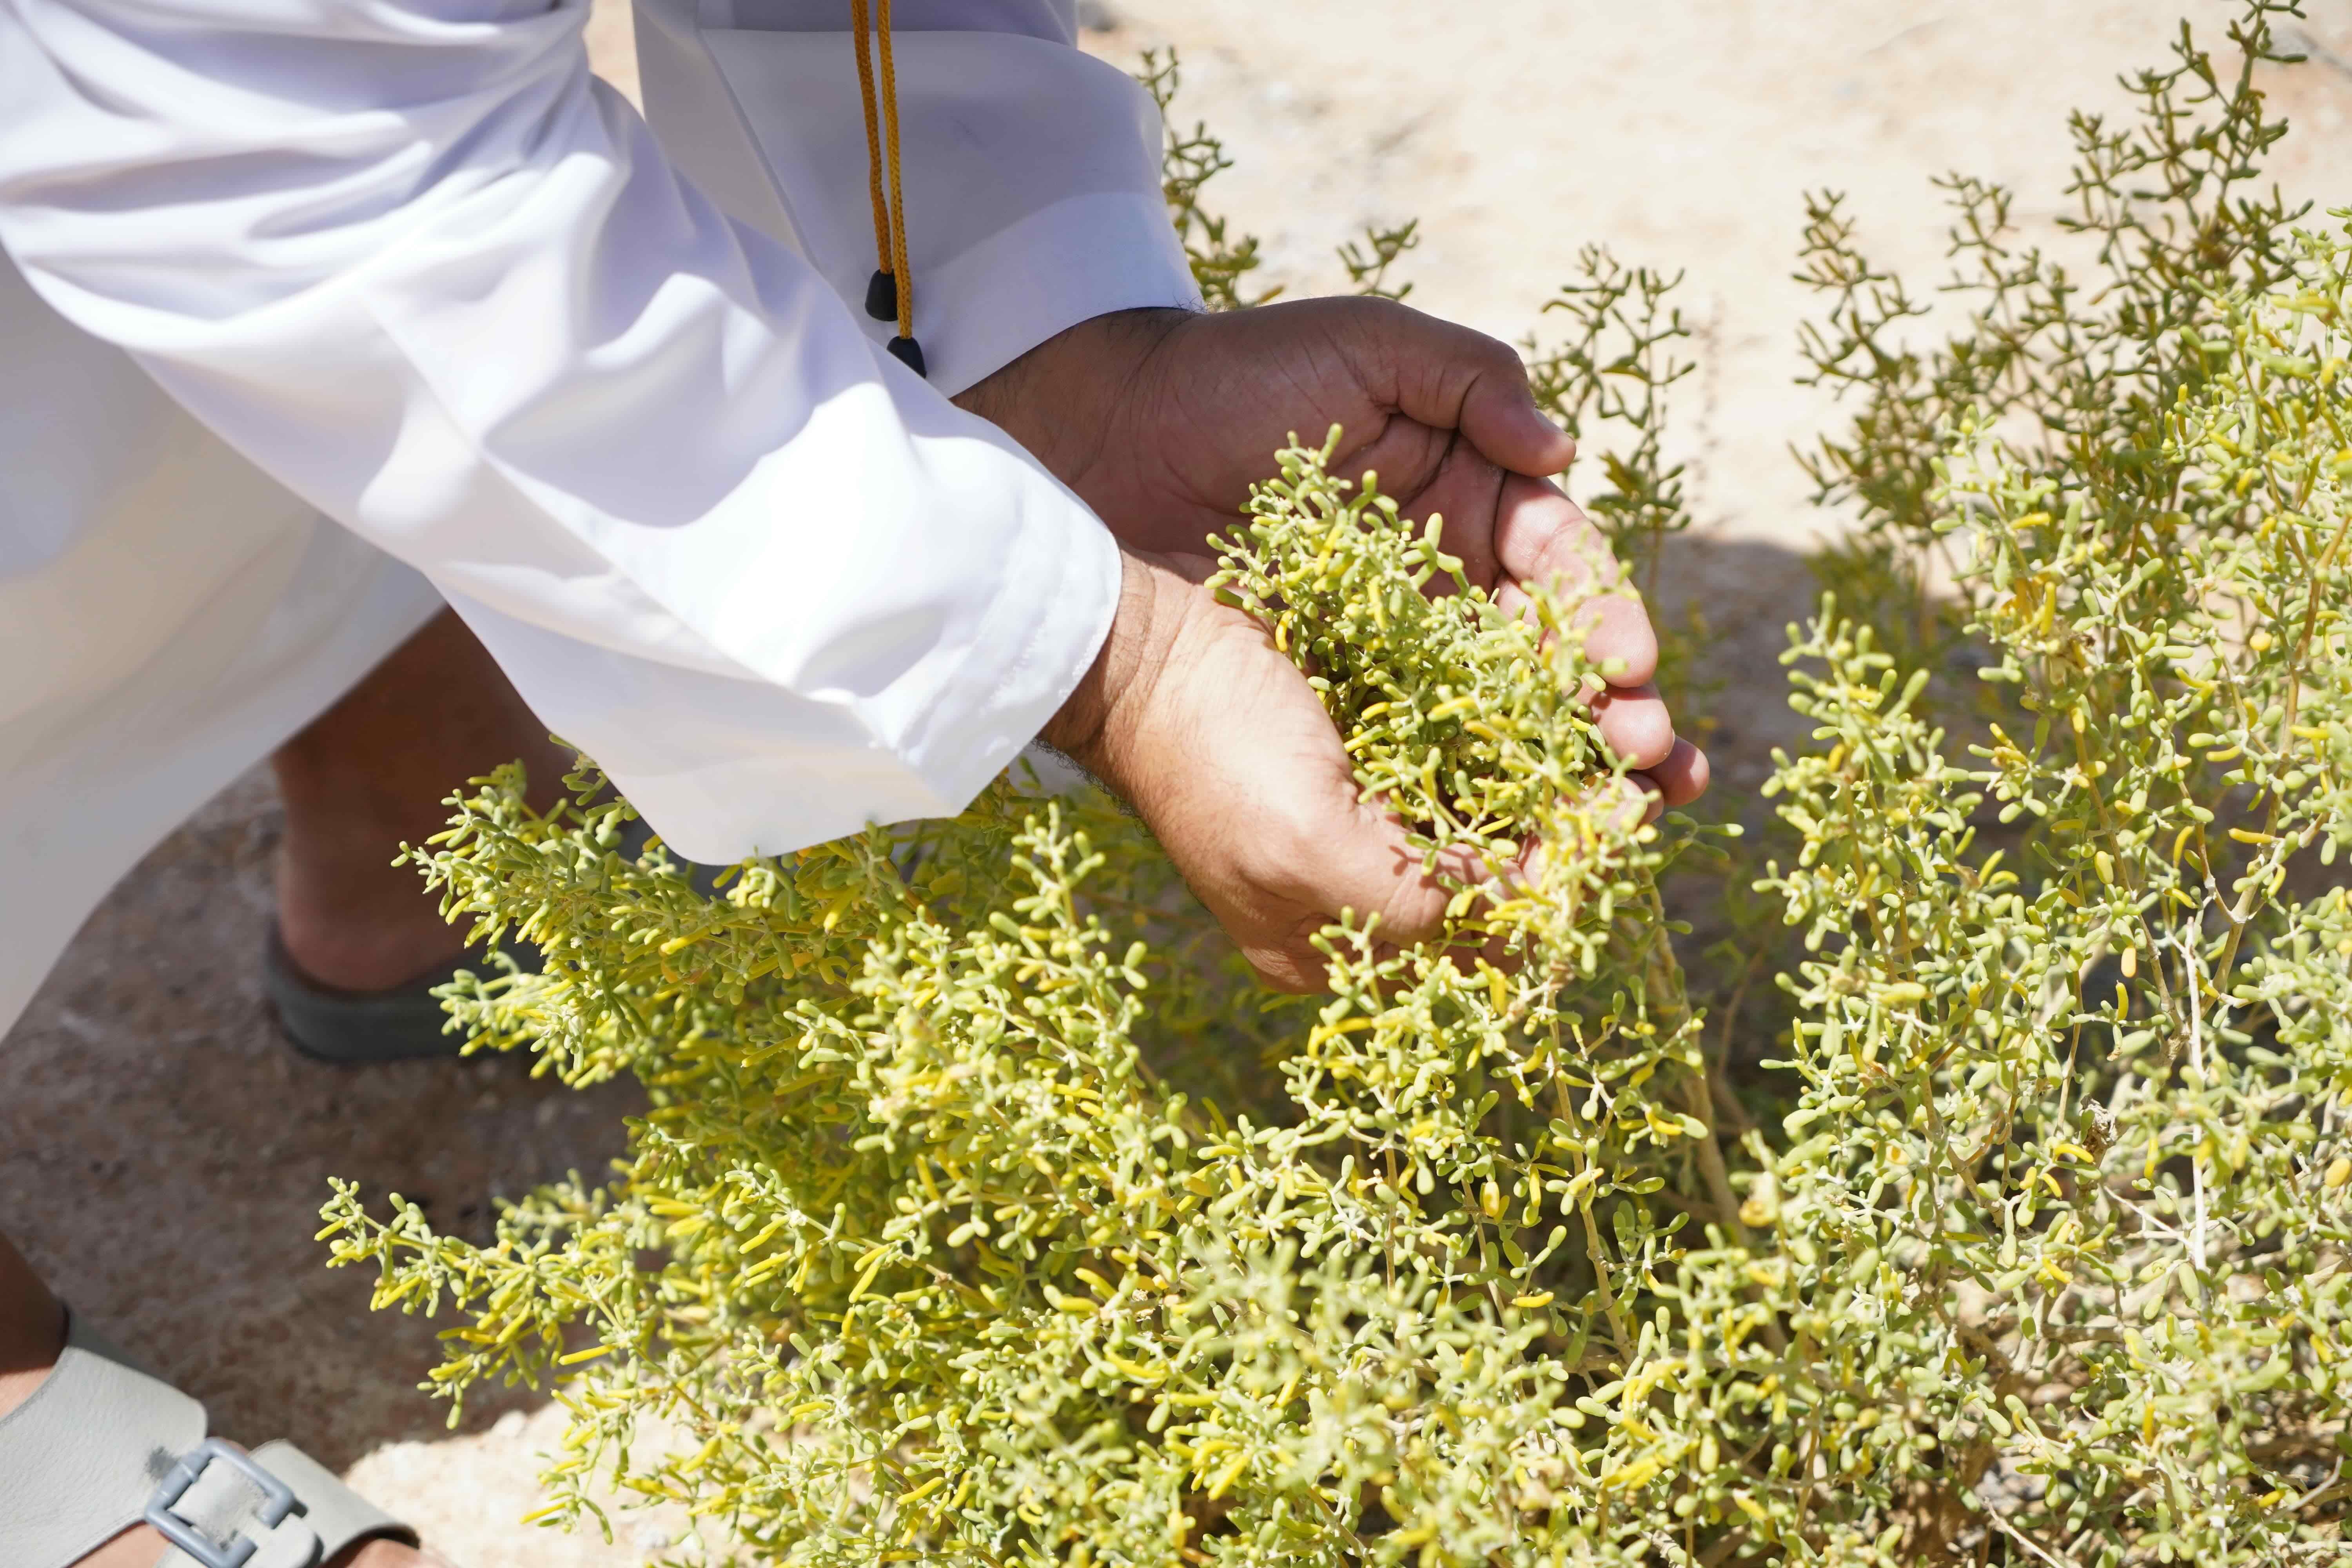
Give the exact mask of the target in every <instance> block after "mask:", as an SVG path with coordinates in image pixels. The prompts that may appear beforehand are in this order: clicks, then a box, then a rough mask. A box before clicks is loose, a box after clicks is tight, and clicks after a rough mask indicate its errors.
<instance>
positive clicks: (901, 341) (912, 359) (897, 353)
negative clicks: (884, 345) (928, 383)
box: [890, 338, 931, 380]
mask: <svg viewBox="0 0 2352 1568" xmlns="http://www.w3.org/2000/svg"><path fill="white" fill-rule="evenodd" d="M890 353H891V355H892V357H894V358H895V359H897V360H898V363H900V364H903V365H905V366H906V367H907V368H908V370H911V371H913V372H914V373H915V374H917V375H919V376H922V377H924V378H925V379H927V380H928V379H929V376H930V374H931V373H930V372H929V371H927V370H925V369H924V368H923V345H922V344H920V343H919V342H916V341H915V340H914V339H912V338H892V339H891V340H890Z"/></svg>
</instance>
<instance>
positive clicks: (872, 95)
mask: <svg viewBox="0 0 2352 1568" xmlns="http://www.w3.org/2000/svg"><path fill="white" fill-rule="evenodd" d="M869 13H870V19H869ZM849 20H850V26H851V27H852V28H853V29H854V30H855V31H856V35H857V91H858V97H859V100H860V101H861V103H862V104H863V106H864V109H865V112H866V193H867V195H868V196H869V197H870V199H871V201H872V203H873V208H874V255H875V259H876V262H877V270H879V271H880V272H881V274H882V275H883V277H884V278H886V279H888V280H889V285H890V291H891V296H892V300H893V303H894V304H895V305H896V307H897V313H898V335H899V336H900V337H902V338H904V339H906V340H907V341H908V342H909V343H911V342H913V341H914V337H915V287H914V279H913V277H912V276H911V274H910V273H909V271H908V266H907V198H906V195H905V189H904V183H903V181H902V180H901V178H900V175H899V169H898V67H897V62H896V60H895V59H894V58H893V57H892V54H891V48H890V0H871V5H869V4H868V0H849ZM869 26H871V28H872V30H873V33H874V35H875V39H876V40H877V41H878V44H879V47H880V51H881V57H882V58H881V69H880V71H879V73H878V74H879V83H878V90H877V71H876V69H875V62H874V48H875V44H874V43H873V42H869V40H868V38H867V37H866V33H867V29H868V27H869ZM877 104H878V110H879V112H878V114H877ZM886 187H887V188H886Z"/></svg>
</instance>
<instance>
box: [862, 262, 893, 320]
mask: <svg viewBox="0 0 2352 1568" xmlns="http://www.w3.org/2000/svg"><path fill="white" fill-rule="evenodd" d="M866 314H867V315H869V316H871V317H873V318H874V319H875V320H876V321H897V320H898V279H896V278H893V277H891V276H890V275H889V274H888V273H887V272H884V271H882V270H880V269H879V268H877V269H876V271H875V273H874V276H873V277H871V278H868V279H866Z"/></svg>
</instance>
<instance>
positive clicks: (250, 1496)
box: [0, 1310, 417, 1568]
mask: <svg viewBox="0 0 2352 1568" xmlns="http://www.w3.org/2000/svg"><path fill="white" fill-rule="evenodd" d="M67 1321H68V1332H67V1339H66V1348H65V1350H64V1351H63V1352H61V1353H60V1354H59V1355H58V1364H57V1365H56V1366H55V1367H54V1368H53V1369H51V1371H50V1373H49V1375H48V1376H47V1378H46V1379H44V1380H43V1381H42V1384H41V1385H40V1387H38V1388H37V1389H35V1390H34V1391H33V1393H32V1395H31V1396H30V1397H29V1398H27V1399H26V1401H25V1402H24V1403H23V1404H22V1405H18V1406H16V1409H14V1410H12V1411H10V1412H9V1413H8V1414H7V1415H5V1416H0V1563H5V1564H7V1568H68V1564H70V1563H76V1562H79V1560H80V1559H81V1558H83V1557H84V1556H87V1555H88V1554H89V1553H90V1552H95V1551H96V1550H97V1549H98V1548H100V1546H103V1545H105V1544H106V1543H107V1542H110V1541H111V1540H113V1539H114V1538H115V1537H116V1536H117V1535H119V1534H121V1532H122V1531H125V1530H127V1529H129V1528H131V1526H132V1525H135V1524H139V1523H141V1522H142V1521H143V1522H145V1523H147V1524H152V1525H153V1526H154V1527H155V1529H156V1530H157V1531H158V1532H160V1533H161V1534H162V1535H163V1538H164V1540H166V1541H168V1542H171V1545H170V1547H169V1548H168V1549H167V1550H166V1551H165V1552H164V1553H163V1556H162V1557H160V1558H158V1559H157V1560H156V1563H155V1568H317V1564H319V1563H324V1562H326V1561H327V1560H328V1559H329V1558H331V1557H332V1556H334V1555H335V1553H337V1552H341V1551H342V1550H343V1549H344V1548H345V1547H347V1546H350V1545H351V1544H352V1542H358V1541H366V1540H371V1539H374V1538H378V1537H383V1538H387V1539H390V1540H394V1541H398V1542H403V1543H404V1544H406V1545H409V1546H415V1545H416V1544H417V1539H416V1531H414V1530H412V1529H410V1528H409V1527H408V1526H407V1525H405V1524H403V1523H401V1522H400V1521H398V1520H396V1519H394V1518H393V1517H392V1516H391V1515H390V1514H388V1513H386V1512H384V1511H383V1510H382V1509H380V1508H377V1507H376V1506H375V1505H374V1504H373V1503H371V1502H369V1501H368V1500H366V1499H365V1498H362V1497H361V1496H360V1495H359V1494H358V1493H357V1492H355V1491H353V1490H352V1489H351V1488H349V1487H347V1486H345V1485H343V1483H342V1482H341V1480H339V1479H336V1477H335V1474H334V1472H333V1471H331V1470H330V1469H328V1468H326V1467H325V1466H324V1465H321V1464H320V1463H319V1462H318V1461H317V1460H315V1459H313V1458H310V1456H309V1455H307V1454H305V1453H303V1452H302V1450H301V1449H299V1448H297V1447H294V1445H293V1444H291V1443H288V1442H284V1441H282V1440H281V1441H278V1442H275V1443H265V1444H263V1445H262V1446H261V1447H258V1448H256V1449H255V1450H254V1451H253V1452H252V1453H250V1454H248V1453H247V1452H245V1451H244V1450H243V1449H241V1448H238V1447H234V1446H232V1445H230V1444H227V1443H224V1442H222V1441H221V1440H220V1439H219V1438H217V1437H208V1436H205V1430H206V1427H207V1425H208V1423H207V1421H206V1419H205V1407H204V1405H201V1404H199V1403H198V1402H197V1401H196V1400H194V1399H192V1398H190V1397H189V1396H188V1395H187V1394H183V1393H181V1392H180V1391H179V1390H178V1389H176V1388H173V1386H172V1385H171V1384H168V1383H165V1382H164V1381H163V1379H162V1378H160V1377H157V1376H155V1375H154V1374H153V1373H150V1372H148V1371H147V1370H146V1369H144V1368H143V1367H141V1366H140V1365H139V1364H138V1363H135V1362H133V1361H132V1360H131V1358H130V1357H129V1356H127V1355H125V1354H123V1353H122V1352H121V1351H119V1350H117V1349H116V1348H115V1347H114V1346H112V1345H111V1344H109V1343H108V1342H106V1341H105V1340H104V1339H103V1338H101V1337H100V1335H99V1334H98V1333H97V1332H95V1331H93V1330H91V1329H90V1328H89V1325H88V1324H87V1323H85V1322H84V1321H83V1320H82V1317H81V1314H79V1312H74V1311H71V1310H68V1316H67Z"/></svg>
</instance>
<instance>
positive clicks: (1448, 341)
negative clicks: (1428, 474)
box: [1351, 301, 1576, 477]
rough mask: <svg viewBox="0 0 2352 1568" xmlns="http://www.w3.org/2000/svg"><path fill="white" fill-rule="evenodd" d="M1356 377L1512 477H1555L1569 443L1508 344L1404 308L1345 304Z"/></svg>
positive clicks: (1572, 447) (1571, 449)
mask: <svg viewBox="0 0 2352 1568" xmlns="http://www.w3.org/2000/svg"><path fill="white" fill-rule="evenodd" d="M1351 303H1353V305H1354V314H1353V315H1352V317H1351V320H1352V321H1353V323H1354V325H1355V328H1356V332H1355V342H1354V343H1353V348H1354V350H1355V353H1356V356H1357V358H1358V360H1359V362H1360V374H1365V375H1366V376H1367V379H1368V383H1369V384H1370V385H1371V386H1372V387H1374V388H1375V389H1376V391H1377V392H1381V393H1385V394H1387V398H1386V400H1387V401H1389V402H1390V403H1391V405H1392V406H1394V407H1395V408H1396V410H1397V411H1398V412H1399V413H1401V414H1402V415H1404V416H1406V417H1407V418H1409V419H1416V420H1419V421H1420V422H1421V423H1422V424H1423V425H1429V426H1435V427H1436V428H1438V429H1441V430H1459V431H1460V432H1462V434H1463V436H1464V437H1465V438H1467V439H1468V441H1469V442H1470V444H1471V445H1472V446H1474V447H1477V448H1478V450H1479V451H1480V452H1482V453H1484V454H1485V455H1486V457H1487V458H1489V459H1490V460H1492V461H1493V462H1495V463H1496V464H1499V465H1500V466H1501V467H1503V468H1508V469H1510V470H1511V471H1512V472H1513V473H1517V474H1530V475H1536V476H1538V477H1539V476H1542V475H1545V474H1556V473H1559V471H1560V470H1561V469H1563V468H1567V467H1568V465H1569V463H1570V460H1571V459H1572V458H1574V457H1575V456H1576V443H1575V442H1574V441H1573V440H1570V438H1569V436H1568V433H1567V432H1566V431H1564V430H1562V429H1561V428H1560V427H1559V426H1557V425H1555V424H1553V423H1552V422H1551V421H1550V420H1549V419H1548V418H1546V417H1545V416H1544V414H1543V411H1542V410H1541V409H1539V408H1538V407H1537V406H1536V400H1535V396H1534V395H1533V394H1532V393H1530V392H1529V391H1528V372H1527V366H1526V365H1524V364H1522V363H1519V356H1518V354H1517V353H1515V352H1514V351H1513V350H1512V348H1511V347H1510V345H1509V344H1507V343H1505V342H1500V341H1499V340H1497V339H1495V338H1490V337H1488V336H1487V335H1486V333H1484V332H1475V331H1471V330H1470V329H1469V328H1467V327H1463V326H1457V325H1455V324H1454V322H1452V321H1439V320H1438V319H1437V318H1436V317H1434V316H1425V315H1423V314H1422V313H1421V312H1420V311H1419V310H1413V309H1412V307H1410V306H1406V305H1397V304H1381V305H1377V306H1375V305H1373V304H1372V302H1370V301H1362V302H1351Z"/></svg>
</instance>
